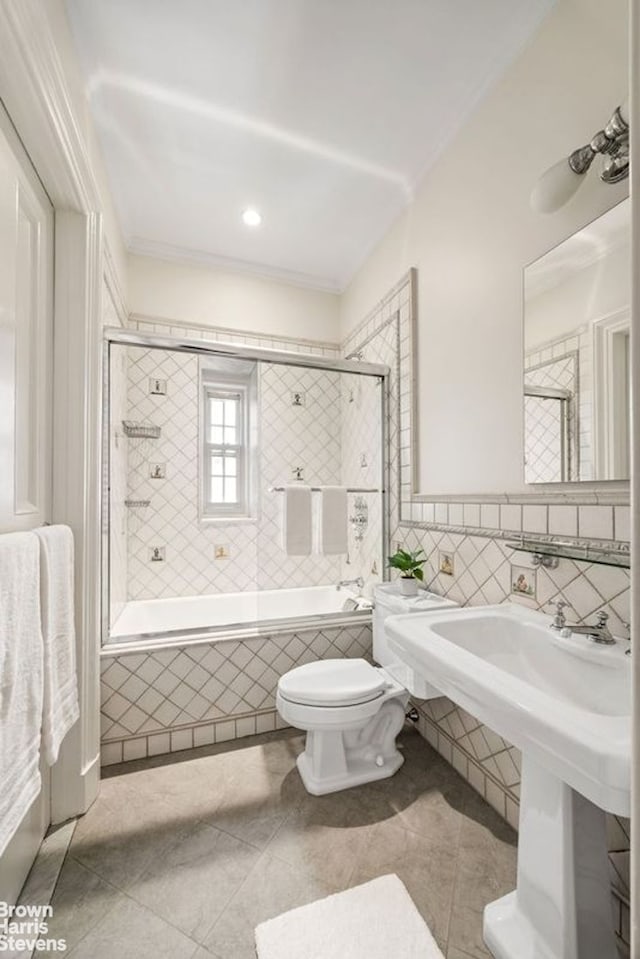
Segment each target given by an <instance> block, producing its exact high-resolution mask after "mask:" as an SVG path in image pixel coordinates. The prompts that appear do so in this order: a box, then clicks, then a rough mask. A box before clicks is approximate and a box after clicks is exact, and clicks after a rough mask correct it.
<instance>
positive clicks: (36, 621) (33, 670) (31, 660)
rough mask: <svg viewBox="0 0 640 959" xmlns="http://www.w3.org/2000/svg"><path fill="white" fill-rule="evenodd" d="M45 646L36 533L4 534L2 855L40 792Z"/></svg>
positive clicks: (0, 592) (0, 571)
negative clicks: (41, 624)
mask: <svg viewBox="0 0 640 959" xmlns="http://www.w3.org/2000/svg"><path fill="white" fill-rule="evenodd" d="M42 671H43V648H42V633H41V629H40V555H39V549H38V539H37V537H36V536H35V535H34V533H5V534H4V535H2V536H0V855H2V853H3V852H4V850H5V848H6V846H7V843H8V842H9V840H10V839H11V837H12V836H13V834H14V832H15V831H16V829H17V828H18V826H19V825H20V823H21V821H22V819H23V817H24V815H25V813H26V812H27V810H28V808H29V806H30V805H31V803H32V802H33V801H34V799H35V798H36V796H37V795H38V793H39V792H40V729H41V726H42Z"/></svg>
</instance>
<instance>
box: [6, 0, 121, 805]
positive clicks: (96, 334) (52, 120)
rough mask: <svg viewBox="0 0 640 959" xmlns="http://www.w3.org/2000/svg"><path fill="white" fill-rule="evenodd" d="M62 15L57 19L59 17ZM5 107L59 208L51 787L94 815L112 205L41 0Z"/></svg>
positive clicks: (10, 28)
mask: <svg viewBox="0 0 640 959" xmlns="http://www.w3.org/2000/svg"><path fill="white" fill-rule="evenodd" d="M54 15H55V14H54ZM0 98H1V99H2V101H3V103H4V106H5V108H6V110H7V113H8V114H9V116H10V118H11V120H12V123H13V124H14V126H15V129H16V131H17V133H18V136H19V137H20V139H21V141H22V143H23V144H24V147H25V149H26V152H27V154H28V155H29V157H30V159H31V161H32V163H33V165H34V167H35V169H36V171H37V173H38V176H39V177H40V179H41V181H42V184H43V186H44V188H45V190H46V192H47V193H48V195H49V197H50V199H51V202H52V204H53V208H54V215H55V227H54V237H55V239H54V255H55V273H54V373H53V384H54V385H53V402H54V427H53V504H52V520H53V522H55V523H66V524H68V525H69V526H70V527H71V528H72V530H73V532H74V539H75V549H76V597H75V605H76V634H77V664H78V681H79V698H80V720H79V722H78V723H77V724H76V725H75V727H74V728H73V730H72V731H71V732H70V733H69V735H68V736H67V737H66V739H65V741H64V743H63V745H62V748H61V751H60V759H59V761H58V763H57V764H56V765H55V766H54V767H53V769H52V777H51V819H52V822H54V823H55V822H61V821H63V820H65V819H68V818H70V817H71V816H75V815H78V814H80V813H83V812H85V811H86V810H87V809H88V808H89V806H90V805H91V803H92V802H93V800H94V799H95V797H96V795H97V790H98V782H99V776H100V729H99V693H100V689H99V681H100V670H99V634H100V629H99V626H100V476H101V450H100V431H101V402H100V400H101V325H102V286H103V279H104V281H105V282H106V285H107V287H108V288H109V289H110V290H118V289H119V284H118V281H117V277H116V273H115V269H114V266H113V261H112V258H111V256H110V255H109V253H108V251H106V249H105V244H104V241H103V229H102V214H101V209H102V200H101V196H100V192H99V189H98V186H97V184H96V181H95V178H94V175H93V171H92V167H91V162H90V158H89V154H88V152H87V148H86V145H85V141H84V138H83V135H82V132H81V130H80V128H79V126H78V122H77V119H76V115H75V111H74V108H73V103H72V99H71V96H70V93H69V89H68V86H67V82H66V78H65V74H64V70H63V66H62V63H61V60H60V56H59V53H58V50H57V48H56V45H55V40H54V36H53V32H52V29H51V26H50V24H49V21H48V19H47V12H46V10H45V9H44V5H43V4H42V3H41V2H39V0H20V3H2V4H0Z"/></svg>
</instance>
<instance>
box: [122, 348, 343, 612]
mask: <svg viewBox="0 0 640 959" xmlns="http://www.w3.org/2000/svg"><path fill="white" fill-rule="evenodd" d="M115 349H118V347H116V348H115ZM120 349H124V350H126V351H127V354H128V357H129V389H128V414H127V418H128V419H130V420H133V421H139V422H149V423H152V424H154V425H156V426H160V427H161V430H162V432H161V435H160V437H159V439H157V440H155V439H130V440H129V441H128V442H129V496H130V497H131V498H132V499H136V500H139V499H140V500H146V499H149V500H150V505H149V507H147V508H142V509H139V510H136V511H135V515H133V516H132V517H131V519H130V523H129V550H128V583H129V591H128V598H129V599H130V600H139V599H151V598H157V597H168V596H190V595H197V594H199V593H205V594H206V593H216V592H238V591H241V590H255V589H277V588H279V587H282V588H285V587H292V586H316V585H320V584H323V583H332V582H333V583H337V581H338V580H339V579H340V560H339V558H338V557H331V556H321V555H312V556H309V557H305V559H304V562H301V561H300V560H299V559H297V558H292V557H288V556H286V555H285V553H284V551H283V550H282V548H281V545H280V539H281V537H280V529H279V523H280V513H281V500H280V495H279V494H277V493H270V492H269V487H270V486H272V485H279V486H281V485H283V484H284V483H287V482H291V481H292V479H293V469H294V467H296V466H302V467H303V470H304V479H305V480H306V481H307V482H310V483H313V485H330V484H337V483H340V476H341V447H340V435H339V432H338V431H336V422H337V421H338V420H339V416H340V374H339V373H333V372H330V371H326V370H313V369H304V368H302V367H287V366H283V365H275V364H274V365H269V364H261V366H260V370H259V385H258V411H259V412H258V416H259V424H260V452H259V457H260V468H259V491H258V504H257V511H256V517H255V519H254V520H252V521H248V522H235V523H234V522H229V523H223V522H214V523H211V522H208V523H207V522H205V523H203V522H202V521H201V520H200V517H199V513H198V481H199V477H198V452H199V437H198V419H199V416H198V390H199V386H198V358H197V357H196V356H193V355H190V354H187V353H175V352H171V351H165V350H145V349H141V348H133V347H120ZM151 377H157V378H159V379H162V380H165V381H166V384H167V393H166V395H164V396H156V395H152V394H150V393H149V379H150V378H151ZM294 391H300V392H303V393H304V394H305V405H304V406H302V407H295V406H293V405H292V399H291V396H292V393H293V392H294ZM154 464H160V465H161V466H163V467H164V469H165V477H164V478H163V479H151V478H150V474H151V468H152V466H153V465H154ZM218 546H219V547H223V548H224V553H225V555H224V556H223V557H221V558H216V547H218ZM155 547H159V548H160V549H164V550H165V559H164V560H163V561H162V562H153V561H151V559H150V556H151V551H152V550H153V549H154V548H155Z"/></svg>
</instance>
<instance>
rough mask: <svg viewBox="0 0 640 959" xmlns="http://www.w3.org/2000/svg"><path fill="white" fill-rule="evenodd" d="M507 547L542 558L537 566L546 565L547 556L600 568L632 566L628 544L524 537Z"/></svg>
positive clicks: (508, 544) (625, 567) (626, 567)
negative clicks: (572, 560) (593, 564)
mask: <svg viewBox="0 0 640 959" xmlns="http://www.w3.org/2000/svg"><path fill="white" fill-rule="evenodd" d="M506 545H507V546H509V547H511V549H515V550H519V551H520V552H523V553H532V554H533V556H534V557H536V556H537V557H540V559H539V560H538V564H537V565H546V564H544V563H543V561H542V557H546V556H551V557H556V558H557V559H575V560H579V561H581V562H583V563H598V564H599V565H600V566H621V567H623V568H624V569H629V567H630V565H631V553H630V550H629V547H628V546H627V545H626V544H620V545H616V544H609V543H608V544H607V545H603V544H602V543H599V542H596V541H592V540H558V539H554V540H546V539H542V538H541V539H534V538H532V537H526V538H525V537H523V538H522V539H519V540H516V541H511V542H508V543H507V544H506ZM534 562H535V560H534Z"/></svg>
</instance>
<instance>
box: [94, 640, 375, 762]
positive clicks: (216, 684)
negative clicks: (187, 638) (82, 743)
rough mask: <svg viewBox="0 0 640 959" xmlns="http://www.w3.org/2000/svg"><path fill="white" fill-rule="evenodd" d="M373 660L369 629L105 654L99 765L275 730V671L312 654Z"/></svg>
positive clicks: (314, 657)
mask: <svg viewBox="0 0 640 959" xmlns="http://www.w3.org/2000/svg"><path fill="white" fill-rule="evenodd" d="M343 657H364V658H365V659H370V658H371V626H370V624H368V623H362V622H360V623H359V624H358V625H353V626H342V627H335V628H331V627H328V628H322V629H320V628H312V629H308V630H299V631H298V632H286V631H282V632H275V633H273V634H272V635H270V636H260V637H256V638H254V639H243V640H228V641H224V640H223V641H219V642H212V643H200V644H194V645H190V646H182V647H181V646H179V645H175V646H171V648H168V649H155V650H154V649H149V650H148V651H138V652H131V653H122V654H119V655H117V656H111V655H108V654H107V655H105V654H103V656H102V659H101V699H102V707H101V721H102V763H103V765H108V764H111V763H117V762H122V761H126V760H129V759H139V758H141V757H142V756H147V755H149V756H153V755H157V754H159V753H166V752H174V751H176V750H180V749H190V748H191V747H193V746H204V745H207V744H210V743H213V742H223V741H225V740H228V739H235V738H239V737H242V736H250V735H253V734H254V733H260V732H266V731H268V730H270V729H276V728H280V726H281V725H282V724H281V722H280V720H279V718H278V716H277V713H276V710H275V692H276V686H277V683H278V679H279V678H280V676H281V675H282V674H283V673H285V672H287V670H289V669H293V667H294V666H298V665H301V664H302V663H307V662H311V661H313V660H317V659H340V658H343Z"/></svg>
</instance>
